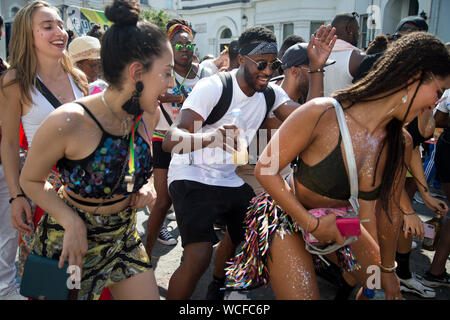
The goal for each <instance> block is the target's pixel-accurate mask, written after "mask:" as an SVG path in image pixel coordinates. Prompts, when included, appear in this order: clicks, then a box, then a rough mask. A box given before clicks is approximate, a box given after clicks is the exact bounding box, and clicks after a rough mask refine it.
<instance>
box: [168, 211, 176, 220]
mask: <svg viewBox="0 0 450 320" xmlns="http://www.w3.org/2000/svg"><path fill="white" fill-rule="evenodd" d="M166 217H167V219H169V220H170V221H177V217H176V216H175V212H171V213H169V214H168V215H167V216H166Z"/></svg>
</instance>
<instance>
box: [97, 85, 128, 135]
mask: <svg viewBox="0 0 450 320" xmlns="http://www.w3.org/2000/svg"><path fill="white" fill-rule="evenodd" d="M105 92H106V90H104V91H103V92H102V101H103V104H104V105H105V106H106V108H108V110H109V111H111V113H112V114H113V116H114V117H115V118H116V119H117V120H119V121H120V124H121V127H122V132H123V136H125V135H127V134H128V131H129V129H130V119H128V118H125V119H120V118H119V116H118V115H117V114H116V113H115V112H114V111H113V109H112V108H111V107H110V106H109V105H108V103H106V99H105Z"/></svg>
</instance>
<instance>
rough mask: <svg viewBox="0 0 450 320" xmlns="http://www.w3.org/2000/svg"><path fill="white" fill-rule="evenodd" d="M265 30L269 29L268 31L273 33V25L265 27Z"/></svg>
mask: <svg viewBox="0 0 450 320" xmlns="http://www.w3.org/2000/svg"><path fill="white" fill-rule="evenodd" d="M266 28H267V29H269V30H270V31H272V32H274V30H275V28H274V27H273V25H268V26H266Z"/></svg>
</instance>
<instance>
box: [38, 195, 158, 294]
mask: <svg viewBox="0 0 450 320" xmlns="http://www.w3.org/2000/svg"><path fill="white" fill-rule="evenodd" d="M59 195H60V197H61V198H62V199H63V200H64V202H65V203H66V204H67V205H68V206H70V207H71V208H72V209H73V210H75V211H76V212H77V213H78V215H79V216H80V218H81V219H82V220H83V221H84V222H85V224H86V228H87V239H88V251H87V253H86V255H85V256H84V257H83V268H82V274H81V283H80V284H81V289H80V290H79V292H78V299H79V300H96V299H99V297H100V295H101V293H102V290H103V288H105V287H108V286H110V285H111V284H114V283H118V282H120V281H122V280H124V279H127V278H130V277H132V276H134V275H136V274H139V273H142V272H145V271H147V270H149V269H151V268H152V265H151V263H150V259H149V257H148V255H147V253H146V251H145V248H144V245H143V244H142V241H141V238H140V237H139V234H138V232H137V228H136V210H134V209H130V208H127V209H125V210H123V211H120V212H117V213H115V214H110V215H101V214H92V213H89V212H86V211H83V210H80V209H78V208H75V207H73V206H72V205H71V204H69V203H68V201H67V200H66V199H64V198H63V197H62V194H61V192H60V193H59ZM63 237H64V229H63V228H62V226H61V225H59V224H58V223H57V222H56V220H55V219H54V218H53V217H52V216H50V215H49V214H47V213H45V214H44V215H43V217H42V219H41V220H40V222H39V224H38V226H37V228H36V232H35V238H34V242H33V253H34V254H37V255H40V256H44V257H47V258H51V259H55V260H59V257H60V255H61V252H62V247H63Z"/></svg>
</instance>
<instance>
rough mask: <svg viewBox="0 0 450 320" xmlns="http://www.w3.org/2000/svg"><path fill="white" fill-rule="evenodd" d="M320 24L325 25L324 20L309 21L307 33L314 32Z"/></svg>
mask: <svg viewBox="0 0 450 320" xmlns="http://www.w3.org/2000/svg"><path fill="white" fill-rule="evenodd" d="M321 25H325V21H311V23H310V25H309V33H310V34H313V33H314V34H315V33H316V31H317V30H318V29H319V28H320V26H321Z"/></svg>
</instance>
